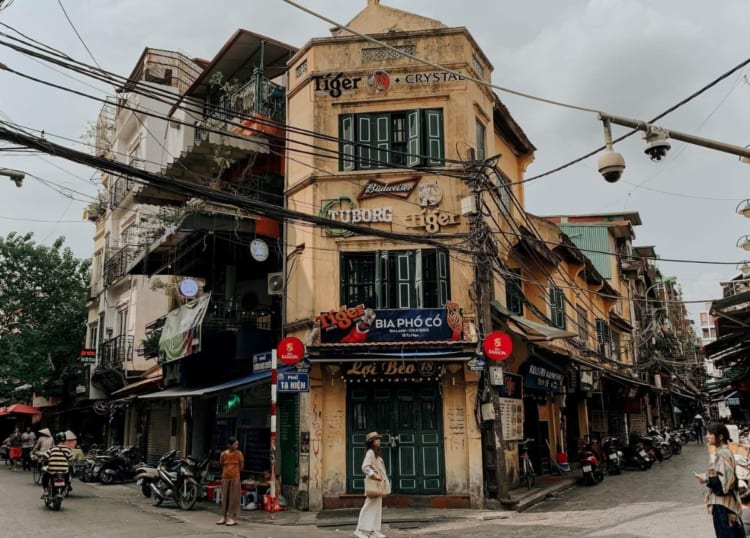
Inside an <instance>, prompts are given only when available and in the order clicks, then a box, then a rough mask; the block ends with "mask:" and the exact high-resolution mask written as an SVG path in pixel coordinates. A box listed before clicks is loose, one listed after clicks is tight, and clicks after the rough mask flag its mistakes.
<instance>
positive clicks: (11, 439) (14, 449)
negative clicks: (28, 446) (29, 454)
mask: <svg viewBox="0 0 750 538" xmlns="http://www.w3.org/2000/svg"><path fill="white" fill-rule="evenodd" d="M3 444H6V445H8V459H9V460H10V470H11V471H15V470H16V469H17V468H18V462H19V461H21V458H22V456H23V448H22V445H23V441H21V430H20V429H19V428H16V429H15V430H14V431H13V433H11V434H10V435H9V436H8V438H7V439H5V441H4V442H3Z"/></svg>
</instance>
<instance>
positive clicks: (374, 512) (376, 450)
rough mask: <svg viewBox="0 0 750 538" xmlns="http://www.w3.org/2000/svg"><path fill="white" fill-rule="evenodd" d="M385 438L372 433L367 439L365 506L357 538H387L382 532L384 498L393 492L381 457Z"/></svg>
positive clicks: (356, 534) (364, 463)
mask: <svg viewBox="0 0 750 538" xmlns="http://www.w3.org/2000/svg"><path fill="white" fill-rule="evenodd" d="M382 437H383V436H382V435H380V434H379V433H378V432H370V433H368V434H367V437H365V441H366V442H367V453H365V459H364V461H362V472H363V473H364V474H365V504H364V505H362V509H361V510H360V511H359V519H358V520H357V530H355V531H354V536H356V537H357V538H385V534H383V533H382V532H380V527H381V524H382V521H383V497H384V496H386V495H388V494H389V493H390V492H391V484H390V482H389V481H388V473H387V471H386V469H385V462H384V461H383V458H382V457H381V456H380V440H381V438H382Z"/></svg>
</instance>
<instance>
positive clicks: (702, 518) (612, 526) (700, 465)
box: [411, 444, 714, 538]
mask: <svg viewBox="0 0 750 538" xmlns="http://www.w3.org/2000/svg"><path fill="white" fill-rule="evenodd" d="M707 462H708V455H707V452H706V447H705V446H698V445H695V444H691V445H688V446H685V447H683V451H682V454H681V455H679V456H673V457H672V458H671V459H670V460H668V461H665V462H663V463H661V464H659V463H656V464H654V466H653V467H652V468H651V469H650V470H649V471H645V472H642V471H626V472H625V473H623V474H622V475H620V476H608V477H606V478H605V480H604V482H603V483H601V484H599V485H597V486H581V487H576V488H573V489H571V490H568V491H566V492H564V493H562V494H560V495H559V496H558V497H556V498H553V499H550V500H547V501H545V502H543V503H541V504H539V505H536V506H535V507H533V508H531V509H530V510H528V511H526V512H522V513H520V514H515V513H514V514H513V515H512V517H509V518H507V519H498V520H493V521H469V520H464V521H460V522H451V523H448V524H445V525H443V526H442V527H432V528H430V529H423V530H420V531H412V532H411V533H412V534H422V535H427V536H436V537H437V536H446V537H447V536H462V535H463V536H465V535H466V534H470V535H471V536H502V537H503V538H506V537H507V538H516V537H531V536H533V537H534V538H546V537H550V538H563V537H565V538H567V537H571V538H572V537H581V536H592V537H593V536H596V537H599V536H606V537H612V538H635V537H639V538H650V537H653V538H657V537H658V538H671V537H675V538H678V537H679V538H686V537H687V538H692V537H696V538H697V537H701V538H703V537H709V536H713V535H714V534H713V527H712V524H711V519H710V516H708V514H707V513H706V508H705V505H704V504H703V492H704V489H705V488H704V487H703V486H700V485H698V484H697V482H696V480H695V478H694V477H693V471H696V472H704V471H705V467H706V464H707Z"/></svg>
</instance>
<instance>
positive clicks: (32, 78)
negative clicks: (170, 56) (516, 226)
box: [0, 43, 740, 265]
mask: <svg viewBox="0 0 750 538" xmlns="http://www.w3.org/2000/svg"><path fill="white" fill-rule="evenodd" d="M0 44H1V43H0ZM0 69H5V70H7V71H10V72H13V73H15V74H17V75H19V76H21V77H23V78H29V79H31V80H33V81H34V82H38V83H41V84H44V85H48V86H52V87H55V88H58V89H60V90H62V91H66V92H70V93H74V94H77V95H81V96H84V97H87V98H90V99H94V100H97V101H104V100H103V99H100V98H97V97H95V96H91V95H89V94H85V93H83V92H79V91H77V90H73V89H70V88H65V87H63V86H60V85H57V84H54V83H51V82H48V81H44V80H41V79H37V78H36V77H31V76H30V75H25V74H23V73H19V72H17V71H15V70H12V69H10V68H9V67H7V66H6V65H5V64H2V63H0ZM121 107H122V108H125V109H128V110H132V111H133V112H139V113H143V114H145V115H148V116H153V117H156V118H158V119H165V117H164V116H160V115H158V114H153V113H150V112H146V111H143V110H140V109H137V108H134V107H129V106H127V105H121ZM171 121H173V122H175V123H180V124H183V125H186V126H190V127H192V124H190V123H188V122H183V121H181V120H174V119H172V120H171ZM212 132H217V133H219V134H223V135H226V136H229V137H231V138H239V139H241V140H245V138H244V137H242V136H241V135H234V136H232V133H226V132H225V131H218V130H216V131H212ZM457 162H463V161H457ZM441 172H444V171H441ZM454 173H456V170H454ZM446 175H448V174H446ZM520 183H523V181H519V182H513V183H512V184H511V186H513V185H518V184H520ZM498 233H506V232H502V231H498ZM584 251H587V252H594V253H601V254H608V255H613V256H616V255H617V254H613V253H610V252H601V251H595V250H585V249H584ZM659 260H660V261H663V262H674V263H696V264H707V265H737V264H738V263H740V262H738V261H733V262H723V261H710V260H685V259H672V258H659Z"/></svg>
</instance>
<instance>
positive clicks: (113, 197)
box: [109, 176, 135, 209]
mask: <svg viewBox="0 0 750 538" xmlns="http://www.w3.org/2000/svg"><path fill="white" fill-rule="evenodd" d="M134 185H135V182H134V181H133V180H132V179H130V178H129V177H126V176H118V177H117V179H115V181H114V182H113V183H112V187H111V188H110V194H109V208H110V209H115V208H116V207H118V206H119V205H120V202H122V201H123V200H124V199H125V197H126V196H127V195H128V193H129V192H130V191H131V190H133V186H134Z"/></svg>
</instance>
